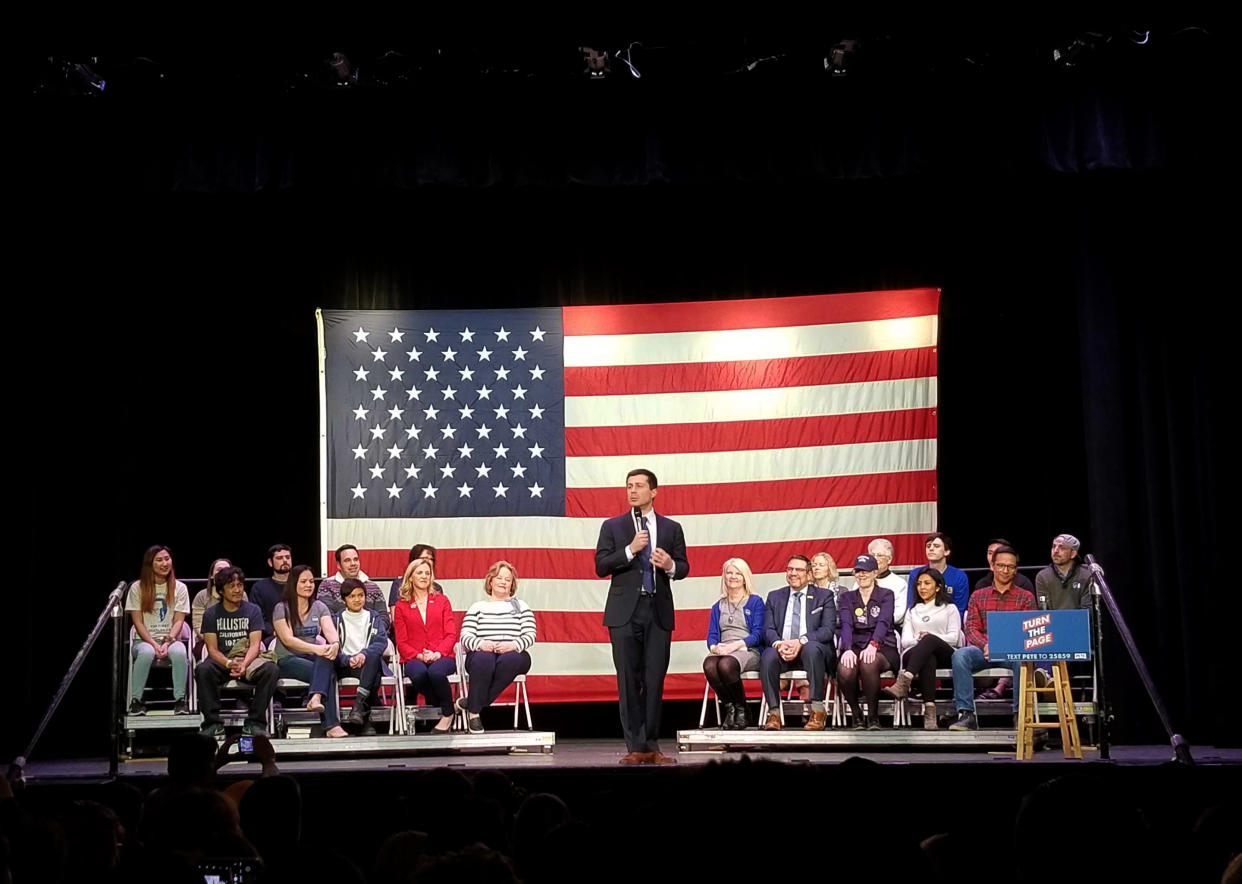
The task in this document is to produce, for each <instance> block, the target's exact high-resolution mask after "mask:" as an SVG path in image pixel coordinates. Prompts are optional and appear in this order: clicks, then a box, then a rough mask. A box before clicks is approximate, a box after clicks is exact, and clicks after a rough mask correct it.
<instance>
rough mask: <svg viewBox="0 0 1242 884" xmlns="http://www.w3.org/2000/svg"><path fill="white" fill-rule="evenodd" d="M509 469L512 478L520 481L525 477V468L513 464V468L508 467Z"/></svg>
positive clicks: (518, 464)
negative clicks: (511, 472)
mask: <svg viewBox="0 0 1242 884" xmlns="http://www.w3.org/2000/svg"><path fill="white" fill-rule="evenodd" d="M509 469H510V470H512V471H513V478H515V479H522V478H525V476H526V467H524V466H522V465H521V464H520V463H515V464H514V465H513V466H511V467H509Z"/></svg>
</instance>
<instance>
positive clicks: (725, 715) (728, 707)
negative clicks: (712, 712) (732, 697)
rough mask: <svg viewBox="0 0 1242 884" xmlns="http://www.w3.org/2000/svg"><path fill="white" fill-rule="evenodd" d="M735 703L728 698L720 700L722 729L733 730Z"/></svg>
mask: <svg viewBox="0 0 1242 884" xmlns="http://www.w3.org/2000/svg"><path fill="white" fill-rule="evenodd" d="M735 714H736V713H735V712H734V708H733V704H732V703H731V702H730V701H728V700H721V701H720V729H721V730H725V731H731V730H733V716H734V715H735Z"/></svg>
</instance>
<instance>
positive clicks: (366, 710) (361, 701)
mask: <svg viewBox="0 0 1242 884" xmlns="http://www.w3.org/2000/svg"><path fill="white" fill-rule="evenodd" d="M370 699H371V698H370V697H369V696H367V697H361V696H359V697H355V698H354V708H353V709H350V710H349V718H348V719H347V720H348V721H349V723H350V724H356V725H358V726H359V727H361V726H362V725H364V724H366V723H367V719H369V718H370V717H371V704H370V702H369V700H370Z"/></svg>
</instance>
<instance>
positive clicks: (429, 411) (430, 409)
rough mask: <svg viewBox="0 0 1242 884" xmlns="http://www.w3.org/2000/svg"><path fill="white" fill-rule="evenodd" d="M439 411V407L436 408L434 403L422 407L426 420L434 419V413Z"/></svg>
mask: <svg viewBox="0 0 1242 884" xmlns="http://www.w3.org/2000/svg"><path fill="white" fill-rule="evenodd" d="M439 413H440V409H438V408H436V407H435V406H434V405H428V406H427V407H426V408H424V409H423V417H425V418H427V420H429V421H433V420H435V419H436V415H437V414H439Z"/></svg>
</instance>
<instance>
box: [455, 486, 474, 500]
mask: <svg viewBox="0 0 1242 884" xmlns="http://www.w3.org/2000/svg"><path fill="white" fill-rule="evenodd" d="M473 490H474V489H473V488H471V487H470V486H469V485H467V484H466V483H465V482H462V483H461V484H460V485H458V486H457V497H458V499H460V498H463V497H469V496H470V492H471V491H473Z"/></svg>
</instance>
